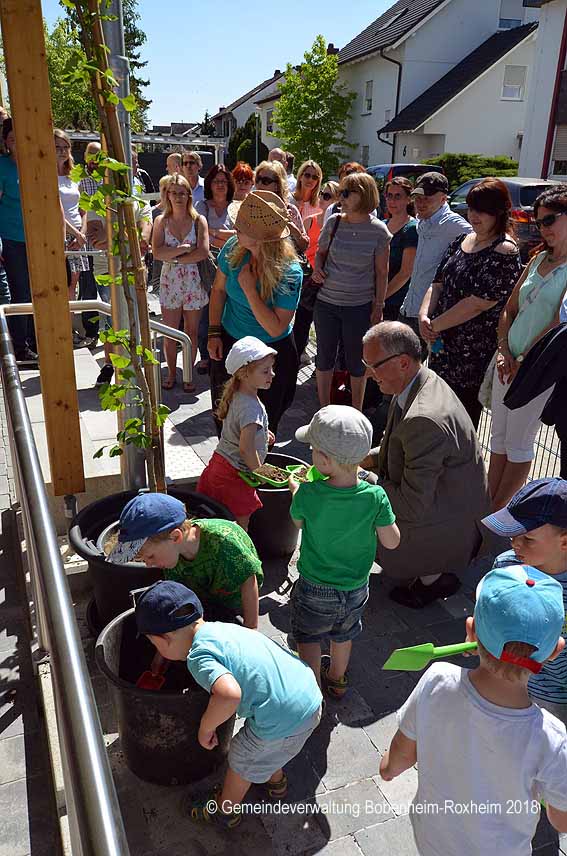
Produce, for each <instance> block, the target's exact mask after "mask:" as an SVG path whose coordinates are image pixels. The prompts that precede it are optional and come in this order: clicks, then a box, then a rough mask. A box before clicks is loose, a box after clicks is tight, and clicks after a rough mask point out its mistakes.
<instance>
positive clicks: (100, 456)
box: [93, 446, 105, 458]
mask: <svg viewBox="0 0 567 856" xmlns="http://www.w3.org/2000/svg"><path fill="white" fill-rule="evenodd" d="M104 448H105V447H104V446H101V448H100V449H99V450H98V452H95V453H94V455H93V458H102V456H103V455H104Z"/></svg>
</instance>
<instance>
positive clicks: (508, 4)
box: [498, 0, 524, 30]
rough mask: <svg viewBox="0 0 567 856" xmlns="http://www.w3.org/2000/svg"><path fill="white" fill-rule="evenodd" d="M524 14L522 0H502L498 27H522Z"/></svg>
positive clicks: (505, 28)
mask: <svg viewBox="0 0 567 856" xmlns="http://www.w3.org/2000/svg"><path fill="white" fill-rule="evenodd" d="M523 14H524V10H523V7H522V0H500V11H499V14H498V29H499V30H511V29H513V28H514V27H521V26H522V20H523Z"/></svg>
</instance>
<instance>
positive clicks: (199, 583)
mask: <svg viewBox="0 0 567 856" xmlns="http://www.w3.org/2000/svg"><path fill="white" fill-rule="evenodd" d="M108 560H109V561H111V562H115V563H117V564H124V563H125V562H132V561H134V560H137V561H140V562H144V563H145V564H146V565H148V566H149V567H152V568H161V569H162V570H163V571H164V574H165V577H166V579H173V580H177V582H181V583H184V584H185V583H186V584H188V585H190V586H191V587H192V589H193V590H194V591H196V593H197V595H198V596H199V597H200V598H202V599H203V600H204V601H205V602H206V603H207V606H209V605H210V606H212V607H216V608H217V609H219V608H220V609H221V611H226V617H227V620H230V619H229V616H230V615H231V614H232V615H234V614H235V613H236V612H239V613H240V612H241V613H242V617H243V619H244V626H245V627H249V628H250V629H255V628H256V627H257V626H258V589H259V588H260V587H261V585H262V582H263V580H264V574H263V572H262V564H261V562H260V559H259V558H258V554H257V552H256V548H255V547H254V544H253V543H252V541H251V540H250V538H249V536H248V535H247V533H246V532H245V531H244V530H243V529H242V527H240V526H239V525H238V524H237V523H234V522H233V521H231V520H221V519H213V520H209V519H205V518H203V519H201V518H199V519H193V520H189V519H188V518H187V511H186V509H185V506H184V504H183V503H182V502H180V501H179V500H178V499H175V497H173V496H168V494H165V493H141V494H139V495H138V496H135V497H134V498H133V499H131V500H130V502H128V503H127V504H126V505H125V507H124V510H123V512H122V514H121V515H120V531H119V533H118V543H117V544H116V546H115V547H114V549H113V550H112V552H111V553H110V555H109V556H108Z"/></svg>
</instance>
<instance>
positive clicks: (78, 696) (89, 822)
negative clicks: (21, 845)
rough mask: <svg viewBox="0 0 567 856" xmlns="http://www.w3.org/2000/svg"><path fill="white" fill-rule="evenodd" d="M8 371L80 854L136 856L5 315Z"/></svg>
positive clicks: (2, 352)
mask: <svg viewBox="0 0 567 856" xmlns="http://www.w3.org/2000/svg"><path fill="white" fill-rule="evenodd" d="M2 308H6V307H2ZM0 371H1V375H2V385H3V392H4V397H5V401H6V414H7V417H8V419H9V422H10V427H11V431H10V441H11V447H12V454H13V457H14V467H15V470H16V473H17V476H18V485H19V489H18V493H19V499H20V502H21V506H22V512H23V514H24V515H25V518H26V538H27V541H28V544H29V545H30V548H31V549H30V551H29V552H30V576H31V577H32V588H33V591H34V592H35V596H36V597H37V598H38V600H39V603H38V604H36V608H37V610H38V613H39V614H40V615H41V616H42V620H43V622H45V625H46V626H45V628H44V629H45V631H46V634H45V635H44V640H42V643H41V644H45V645H47V646H48V647H49V652H50V655H51V660H50V663H51V673H52V676H53V683H54V691H55V700H56V712H57V725H58V732H59V741H60V745H61V749H62V757H63V762H64V763H63V777H64V783H65V794H66V800H67V805H68V809H69V816H70V819H71V830H72V837H73V838H74V839H75V841H72V843H73V844H76V848H74V852H77V853H79V852H80V853H81V856H128V854H129V853H130V850H129V848H128V841H127V838H126V832H125V829H124V823H123V820H122V815H121V812H120V805H119V802H118V797H117V794H116V788H115V786H114V781H113V778H112V772H111V769H110V764H109V762H108V757H107V754H106V748H105V745H104V740H103V736H102V729H101V725H100V720H99V717H98V712H97V708H96V703H95V698H94V693H93V689H92V685H91V682H90V679H89V674H88V669H87V665H86V661H85V656H84V652H83V648H82V645H81V639H80V635H79V631H78V628H77V622H76V619H75V615H74V612H73V604H72V601H71V596H70V593H69V588H68V584H67V578H66V576H65V571H64V568H63V563H62V559H61V554H60V552H59V546H58V543H57V535H56V532H55V527H54V525H53V520H52V518H51V515H50V511H49V502H48V498H47V492H46V489H45V484H44V481H43V474H42V471H41V465H40V462H39V457H38V453H37V448H36V445H35V441H34V435H33V431H32V426H31V422H30V418H29V414H28V411H27V407H26V401H25V397H24V393H23V390H22V386H21V383H20V376H19V372H18V367H17V365H16V358H15V355H14V349H13V345H12V339H11V337H10V333H9V330H8V324H7V321H6V317H5V314H4V312H0Z"/></svg>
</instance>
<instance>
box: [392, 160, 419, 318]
mask: <svg viewBox="0 0 567 856" xmlns="http://www.w3.org/2000/svg"><path fill="white" fill-rule="evenodd" d="M412 190H413V185H412V183H411V181H408V179H407V178H403V177H402V176H396V177H395V178H393V179H392V180H391V181H389V182H388V184H387V185H386V187H385V193H386V208H387V217H386V219H385V223H386V225H387V227H388V229H389V230H390V232H391V234H392V240H391V241H390V264H389V268H388V290H387V292H386V303H385V304H384V320H385V321H397V320H398V315H399V314H400V308H401V305H402V303H403V302H404V297H405V296H406V294H407V291H408V287H409V281H410V279H411V274H412V271H413V263H414V261H415V251H416V249H417V220H416V219H415V217H414V216H413V215H414V214H415V207H414V204H413V202H412V199H411V192H412Z"/></svg>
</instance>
